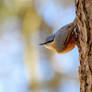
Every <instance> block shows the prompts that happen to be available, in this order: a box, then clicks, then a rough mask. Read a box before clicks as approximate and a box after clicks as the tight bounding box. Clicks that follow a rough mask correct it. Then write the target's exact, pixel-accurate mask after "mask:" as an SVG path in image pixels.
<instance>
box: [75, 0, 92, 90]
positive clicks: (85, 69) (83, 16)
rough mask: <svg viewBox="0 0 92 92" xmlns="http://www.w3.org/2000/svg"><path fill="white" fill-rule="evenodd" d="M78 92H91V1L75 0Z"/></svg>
mask: <svg viewBox="0 0 92 92" xmlns="http://www.w3.org/2000/svg"><path fill="white" fill-rule="evenodd" d="M75 7H76V24H77V30H78V48H79V60H80V67H79V77H80V92H92V0H75Z"/></svg>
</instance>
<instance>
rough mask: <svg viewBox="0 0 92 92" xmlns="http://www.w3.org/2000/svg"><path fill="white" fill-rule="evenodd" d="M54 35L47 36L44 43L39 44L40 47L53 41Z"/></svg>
mask: <svg viewBox="0 0 92 92" xmlns="http://www.w3.org/2000/svg"><path fill="white" fill-rule="evenodd" d="M54 37H55V36H54V35H49V36H48V37H47V38H46V41H45V42H43V43H41V44H40V45H45V44H48V43H51V42H53V41H54Z"/></svg>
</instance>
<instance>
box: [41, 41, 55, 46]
mask: <svg viewBox="0 0 92 92" xmlns="http://www.w3.org/2000/svg"><path fill="white" fill-rule="evenodd" d="M51 42H53V40H50V41H47V42H44V43H41V44H40V45H45V44H48V43H51Z"/></svg>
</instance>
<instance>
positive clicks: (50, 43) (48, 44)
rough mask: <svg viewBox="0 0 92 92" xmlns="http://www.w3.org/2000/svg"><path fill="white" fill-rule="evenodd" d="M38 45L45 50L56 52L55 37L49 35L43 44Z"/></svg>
mask: <svg viewBox="0 0 92 92" xmlns="http://www.w3.org/2000/svg"><path fill="white" fill-rule="evenodd" d="M40 45H44V46H45V47H46V48H48V49H51V50H54V51H56V49H55V35H54V34H51V35H49V36H48V37H47V38H46V39H45V41H44V42H42V43H41V44H40Z"/></svg>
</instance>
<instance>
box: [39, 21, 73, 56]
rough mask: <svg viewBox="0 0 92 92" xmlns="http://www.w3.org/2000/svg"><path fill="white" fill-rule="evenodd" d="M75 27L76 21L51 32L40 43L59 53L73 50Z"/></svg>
mask: <svg viewBox="0 0 92 92" xmlns="http://www.w3.org/2000/svg"><path fill="white" fill-rule="evenodd" d="M74 27H75V24H74V22H72V23H70V24H67V25H65V26H63V27H62V28H60V29H59V30H58V31H56V32H55V33H53V34H50V35H49V36H48V37H47V38H46V39H45V41H44V42H42V43H41V44H40V45H44V46H45V47H46V48H48V49H50V50H53V51H55V52H56V53H59V54H65V53H67V52H69V51H71V50H72V49H73V48H74V47H75V32H74Z"/></svg>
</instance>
